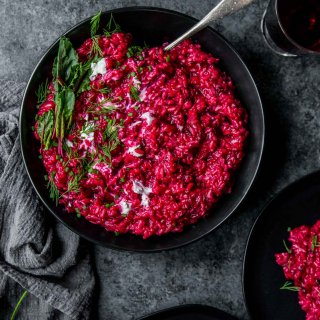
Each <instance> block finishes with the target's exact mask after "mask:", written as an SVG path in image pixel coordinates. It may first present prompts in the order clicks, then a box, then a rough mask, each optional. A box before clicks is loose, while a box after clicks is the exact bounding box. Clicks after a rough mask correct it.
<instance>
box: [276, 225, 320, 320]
mask: <svg viewBox="0 0 320 320" xmlns="http://www.w3.org/2000/svg"><path fill="white" fill-rule="evenodd" d="M289 241H290V242H291V243H292V245H291V248H290V249H289V248H288V247H287V252H284V253H279V254H276V261H277V263H278V264H279V265H280V266H281V267H282V268H283V272H284V275H285V277H286V279H288V280H290V282H289V281H288V282H287V283H286V285H285V286H284V287H283V289H289V290H293V291H298V296H299V303H300V305H301V308H302V310H304V311H305V312H306V319H307V320H319V319H320V221H318V222H317V223H316V224H315V225H314V226H312V227H307V226H301V227H299V228H295V229H293V230H291V231H290V236H289Z"/></svg>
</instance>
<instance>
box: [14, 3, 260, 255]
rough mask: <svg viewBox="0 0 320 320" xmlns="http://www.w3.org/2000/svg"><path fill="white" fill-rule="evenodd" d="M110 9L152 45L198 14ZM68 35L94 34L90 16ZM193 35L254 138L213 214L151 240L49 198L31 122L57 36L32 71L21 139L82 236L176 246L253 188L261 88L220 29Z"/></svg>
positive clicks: (126, 246) (36, 173)
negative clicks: (227, 82)
mask: <svg viewBox="0 0 320 320" xmlns="http://www.w3.org/2000/svg"><path fill="white" fill-rule="evenodd" d="M112 12H113V15H114V17H115V19H116V21H117V22H118V23H119V24H120V25H121V27H122V29H123V30H124V31H125V32H130V33H131V34H132V35H133V38H134V39H135V41H136V42H137V43H138V44H143V42H144V41H146V42H147V43H148V44H149V45H151V46H153V45H160V44H161V43H162V42H163V41H164V40H173V39H175V38H176V37H177V36H178V35H180V34H181V33H182V32H183V31H185V30H187V29H188V28H190V27H191V26H192V25H194V23H195V22H196V20H195V19H193V18H191V17H188V16H186V15H183V14H180V13H178V12H174V11H169V10H164V9H158V8H144V7H135V8H123V9H118V10H113V11H112ZM109 14H110V11H107V12H105V13H103V15H102V18H101V26H103V25H105V24H106V23H107V21H108V20H109V17H110V15H109ZM65 35H66V36H67V37H69V38H70V39H71V41H72V42H73V44H74V46H75V47H77V46H79V45H80V44H81V42H82V41H83V40H84V39H86V38H88V37H90V19H87V20H85V21H83V22H81V23H80V24H78V25H77V26H75V27H73V28H72V29H70V30H69V31H67V32H66V33H65ZM194 40H196V41H198V42H199V43H201V45H202V46H203V49H204V50H206V51H208V52H212V53H213V54H214V55H215V56H217V57H219V58H221V68H223V69H224V70H225V71H226V72H227V73H228V74H230V75H231V77H232V79H233V81H234V83H235V85H236V88H237V95H238V97H239V98H240V99H241V101H242V102H243V105H244V106H245V107H246V109H247V110H248V112H249V116H250V123H249V130H250V137H249V139H248V145H247V150H246V157H245V159H244V161H243V163H242V166H241V168H240V170H239V171H238V174H237V177H236V181H235V185H234V188H233V192H232V193H231V194H230V195H228V196H225V197H224V199H222V200H221V201H220V202H219V204H218V205H217V206H215V208H214V210H213V211H214V212H212V214H209V215H208V216H207V217H206V218H205V219H203V220H201V221H199V222H198V223H197V224H196V225H194V226H190V227H188V228H186V229H185V231H184V232H182V233H176V234H168V235H165V236H161V237H151V238H150V239H148V240H143V239H142V238H140V237H137V236H133V235H121V236H115V235H114V233H112V232H107V231H105V230H104V229H103V228H102V227H100V226H97V225H93V224H91V223H89V222H87V221H85V220H84V219H77V218H76V217H75V215H72V214H66V212H65V211H64V209H63V207H62V206H59V207H56V206H55V204H54V203H53V201H51V199H50V198H49V193H48V190H47V188H46V182H45V181H44V178H43V177H44V175H45V170H44V167H43V165H42V162H41V160H39V159H38V149H39V145H38V142H37V141H36V139H35V138H34V136H33V132H32V130H31V127H32V126H33V124H34V118H35V114H36V108H35V105H36V97H35V91H36V89H37V88H38V86H39V84H40V83H41V82H42V81H43V80H44V79H45V78H46V77H49V78H50V74H51V67H52V62H53V59H54V57H55V55H56V54H57V49H58V41H56V42H55V43H54V44H53V45H52V46H51V47H50V48H49V49H48V51H47V52H46V53H45V54H44V56H43V57H42V59H41V60H40V62H39V63H38V65H37V66H36V68H35V70H34V72H33V73H32V75H31V78H30V80H29V83H28V85H27V88H26V91H25V95H24V98H23V101H22V107H21V114H20V139H21V147H22V154H23V158H24V163H25V166H26V168H27V171H28V174H29V177H30V179H31V181H32V184H33V186H34V188H35V190H36V191H37V193H38V195H39V197H40V198H41V200H42V201H43V203H44V204H45V205H46V207H47V208H48V209H49V211H50V212H52V213H53V214H54V215H55V216H56V217H57V218H58V219H59V220H60V221H61V222H63V223H64V224H65V225H67V226H68V227H69V228H70V229H71V230H73V231H74V232H76V233H78V234H79V235H81V236H82V237H84V238H86V239H88V240H91V241H93V242H95V243H97V244H100V245H103V246H106V247H110V248H114V249H122V250H133V251H144V252H154V251H161V250H168V249H173V248H177V247H180V246H182V245H186V244H188V243H190V242H193V241H195V240H197V239H200V238H201V237H203V236H204V235H207V234H208V233H210V232H211V231H212V230H213V229H215V228H216V227H217V226H218V225H220V224H221V223H222V222H223V221H224V220H226V219H227V218H228V217H229V216H230V215H231V213H232V212H233V211H234V210H235V209H236V208H237V207H238V205H239V204H240V203H241V201H242V200H243V198H244V197H245V195H246V194H247V192H248V191H249V189H250V187H251V185H252V183H253V180H254V178H255V176H256V173H257V170H258V167H259V164H260V160H261V155H262V149H263V143H264V117H263V110H262V105H261V101H260V97H259V93H258V91H257V88H256V85H255V83H254V81H253V79H252V77H251V75H250V73H249V71H248V69H247V68H246V66H245V64H244V62H243V61H242V60H241V58H240V57H239V55H238V54H237V53H236V52H235V51H234V49H233V48H232V47H231V46H230V45H229V44H228V42H227V41H226V40H225V39H223V38H222V37H221V36H220V35H219V34H218V33H216V32H215V31H214V30H212V29H210V28H207V29H205V30H203V31H201V32H199V33H198V34H197V35H196V36H195V37H194Z"/></svg>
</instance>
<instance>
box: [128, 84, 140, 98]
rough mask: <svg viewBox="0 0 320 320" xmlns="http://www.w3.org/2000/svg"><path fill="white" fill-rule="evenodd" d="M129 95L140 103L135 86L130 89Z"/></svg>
mask: <svg viewBox="0 0 320 320" xmlns="http://www.w3.org/2000/svg"><path fill="white" fill-rule="evenodd" d="M130 95H131V97H132V98H133V99H134V100H136V101H140V97H139V91H138V88H137V87H135V86H131V87H130Z"/></svg>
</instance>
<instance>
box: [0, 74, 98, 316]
mask: <svg viewBox="0 0 320 320" xmlns="http://www.w3.org/2000/svg"><path fill="white" fill-rule="evenodd" d="M23 88H24V84H23V83H20V84H19V83H15V82H12V81H4V80H0V278H1V281H0V282H1V283H2V285H0V298H1V297H2V296H3V295H4V294H5V289H4V288H5V285H4V284H5V283H6V281H5V278H6V277H10V278H11V279H13V280H14V281H16V282H17V283H19V284H20V285H21V286H22V287H23V288H25V289H27V290H28V291H29V292H30V293H31V294H33V295H34V296H36V297H38V298H39V299H41V300H42V301H44V302H46V303H47V304H48V305H50V306H51V307H52V308H54V309H57V310H59V311H60V312H62V313H63V314H64V316H62V317H60V318H59V319H63V318H64V317H65V319H89V314H90V304H91V299H92V294H93V289H94V284H95V279H94V272H93V269H92V263H91V257H90V254H89V249H88V244H85V243H83V242H82V241H80V239H79V237H78V236H77V235H76V234H74V233H73V232H72V231H70V230H69V229H67V228H66V227H65V226H63V225H61V224H60V223H58V222H57V221H55V220H54V219H53V218H52V217H51V215H50V213H48V212H47V211H46V210H45V209H44V207H43V206H42V204H41V203H40V200H39V199H38V197H37V196H36V193H35V191H34V190H33V188H32V185H31V182H30V181H29V178H28V175H27V173H26V171H25V168H24V165H23V161H22V156H21V151H20V143H19V137H18V114H19V103H20V100H21V97H22V91H23ZM50 318H51V316H50ZM44 319H45V318H44ZM47 319H49V318H47Z"/></svg>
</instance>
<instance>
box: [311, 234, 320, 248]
mask: <svg viewBox="0 0 320 320" xmlns="http://www.w3.org/2000/svg"><path fill="white" fill-rule="evenodd" d="M316 247H320V244H319V242H318V236H317V235H315V236H313V237H312V240H311V250H312V251H314V249H315V248H316Z"/></svg>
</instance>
